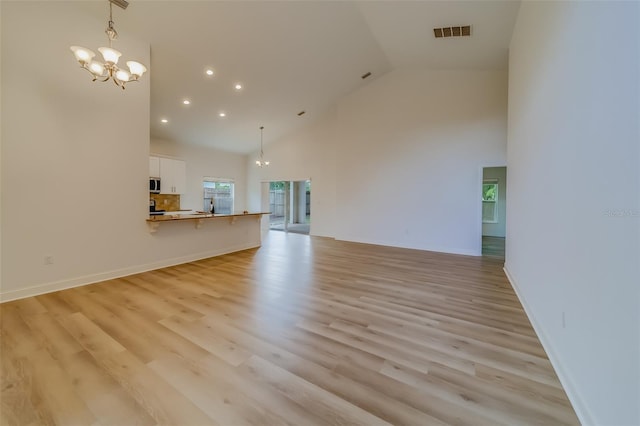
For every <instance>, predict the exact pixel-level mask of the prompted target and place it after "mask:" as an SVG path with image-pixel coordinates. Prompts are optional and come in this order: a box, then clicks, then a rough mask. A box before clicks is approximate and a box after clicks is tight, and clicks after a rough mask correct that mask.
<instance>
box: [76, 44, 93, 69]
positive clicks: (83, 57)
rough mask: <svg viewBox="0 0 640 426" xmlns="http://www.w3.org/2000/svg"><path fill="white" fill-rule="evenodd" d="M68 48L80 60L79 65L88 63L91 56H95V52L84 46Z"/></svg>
mask: <svg viewBox="0 0 640 426" xmlns="http://www.w3.org/2000/svg"><path fill="white" fill-rule="evenodd" d="M70 49H71V51H72V52H73V54H74V55H75V57H76V60H77V61H78V62H80V65H85V64H88V63H89V62H91V60H92V59H93V57H94V56H96V54H95V53H93V52H92V51H91V50H89V49H86V48H84V47H80V46H71V48H70Z"/></svg>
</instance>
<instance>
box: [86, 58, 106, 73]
mask: <svg viewBox="0 0 640 426" xmlns="http://www.w3.org/2000/svg"><path fill="white" fill-rule="evenodd" d="M89 71H91V72H92V73H93V74H95V75H97V76H102V75H103V74H104V65H102V64H101V63H100V62H95V61H93V62H91V63H90V64H89Z"/></svg>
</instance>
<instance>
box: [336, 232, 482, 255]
mask: <svg viewBox="0 0 640 426" xmlns="http://www.w3.org/2000/svg"><path fill="white" fill-rule="evenodd" d="M335 239H336V240H338V241H348V242H352V243H361V244H373V245H376V246H386V247H398V248H406V249H411V250H422V251H433V252H437V253H447V254H459V255H463V256H476V257H477V256H482V249H480V252H478V250H477V249H476V250H473V249H461V248H455V247H433V246H419V245H414V244H405V243H400V242H397V241H387V240H364V239H361V238H355V237H350V236H348V235H340V236H336V237H335Z"/></svg>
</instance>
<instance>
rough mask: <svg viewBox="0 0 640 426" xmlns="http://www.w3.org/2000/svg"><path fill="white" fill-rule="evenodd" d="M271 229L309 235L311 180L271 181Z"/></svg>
mask: <svg viewBox="0 0 640 426" xmlns="http://www.w3.org/2000/svg"><path fill="white" fill-rule="evenodd" d="M269 211H270V212H271V215H269V229H270V230H273V231H284V232H294V233H296V234H306V235H309V231H310V229H311V181H310V180H298V181H273V182H269Z"/></svg>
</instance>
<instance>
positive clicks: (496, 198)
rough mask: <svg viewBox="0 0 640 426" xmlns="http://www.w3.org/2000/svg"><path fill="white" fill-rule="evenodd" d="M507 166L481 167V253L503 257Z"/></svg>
mask: <svg viewBox="0 0 640 426" xmlns="http://www.w3.org/2000/svg"><path fill="white" fill-rule="evenodd" d="M506 220H507V168H506V167H485V168H483V169H482V255H483V256H491V257H496V258H502V259H504V252H505V237H506Z"/></svg>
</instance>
